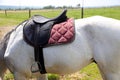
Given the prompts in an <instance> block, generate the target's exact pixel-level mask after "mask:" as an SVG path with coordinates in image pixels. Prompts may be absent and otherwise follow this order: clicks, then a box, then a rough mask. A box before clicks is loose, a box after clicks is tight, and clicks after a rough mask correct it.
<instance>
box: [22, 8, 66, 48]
mask: <svg viewBox="0 0 120 80" xmlns="http://www.w3.org/2000/svg"><path fill="white" fill-rule="evenodd" d="M66 12H67V10H64V11H63V12H62V13H61V14H60V15H59V16H58V17H56V18H53V19H49V18H46V17H44V16H39V15H35V16H33V17H32V18H31V19H30V20H28V22H27V23H26V24H25V26H24V28H23V34H24V38H25V40H26V41H27V42H28V43H29V44H30V45H32V46H34V47H35V46H41V47H44V46H45V45H46V44H47V42H48V40H49V37H50V31H51V28H52V26H53V25H54V24H57V23H61V22H64V21H66V20H67V16H66Z"/></svg>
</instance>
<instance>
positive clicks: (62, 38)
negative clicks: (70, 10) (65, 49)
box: [48, 18, 75, 45]
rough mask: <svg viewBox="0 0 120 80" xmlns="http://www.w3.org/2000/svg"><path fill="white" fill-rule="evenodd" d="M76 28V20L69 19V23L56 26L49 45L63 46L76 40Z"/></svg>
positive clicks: (52, 31)
mask: <svg viewBox="0 0 120 80" xmlns="http://www.w3.org/2000/svg"><path fill="white" fill-rule="evenodd" d="M74 36H75V27H74V19H73V18H69V19H67V21H65V22H62V23H59V24H55V25H54V26H53V28H52V30H51V33H50V38H49V41H48V44H52V45H53V44H63V43H69V42H72V41H73V40H74Z"/></svg>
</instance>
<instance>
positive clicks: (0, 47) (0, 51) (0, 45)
mask: <svg viewBox="0 0 120 80" xmlns="http://www.w3.org/2000/svg"><path fill="white" fill-rule="evenodd" d="M12 32H13V30H12V31H10V32H8V33H7V34H6V35H5V36H4V37H3V39H2V40H1V41H0V80H1V79H3V76H4V72H5V71H6V69H7V66H6V63H5V60H4V54H5V51H6V48H7V44H8V41H9V38H10V34H11V33H12Z"/></svg>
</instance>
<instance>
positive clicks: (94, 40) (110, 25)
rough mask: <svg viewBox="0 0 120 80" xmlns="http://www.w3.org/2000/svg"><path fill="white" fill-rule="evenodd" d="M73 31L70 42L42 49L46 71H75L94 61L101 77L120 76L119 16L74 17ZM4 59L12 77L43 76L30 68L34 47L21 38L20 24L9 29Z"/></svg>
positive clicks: (23, 79) (117, 79)
mask: <svg viewBox="0 0 120 80" xmlns="http://www.w3.org/2000/svg"><path fill="white" fill-rule="evenodd" d="M75 31H76V36H75V40H74V41H73V42H72V43H70V44H66V45H58V46H51V47H46V48H44V49H43V54H44V63H45V69H46V71H47V73H55V74H62V75H64V74H69V73H74V72H76V71H79V70H80V69H82V68H83V67H85V66H87V65H88V64H90V63H92V62H93V61H95V62H96V63H97V65H98V67H99V69H100V71H101V74H102V77H103V79H104V80H120V62H119V61H120V20H116V19H112V18H106V17H101V16H94V17H89V18H84V19H77V20H75ZM2 54H3V53H2ZM0 56H2V57H0V58H3V55H0ZM4 59H5V63H6V65H7V66H8V68H9V69H10V71H11V72H12V73H13V74H14V77H15V80H26V79H28V78H30V77H31V76H32V75H34V76H42V75H41V74H40V73H39V72H37V73H35V74H33V73H32V72H31V65H32V63H33V62H34V61H35V60H34V49H33V47H31V46H30V45H28V44H27V43H26V42H25V41H24V39H23V26H22V25H20V26H19V27H17V29H16V30H14V31H13V32H12V33H11V35H10V38H9V41H8V45H7V47H6V51H5V54H4ZM0 62H1V61H0ZM3 62H4V61H3ZM0 67H1V64H0ZM3 67H4V66H3ZM36 68H38V67H37V65H36ZM1 69H2V68H0V73H1ZM2 70H3V69H2Z"/></svg>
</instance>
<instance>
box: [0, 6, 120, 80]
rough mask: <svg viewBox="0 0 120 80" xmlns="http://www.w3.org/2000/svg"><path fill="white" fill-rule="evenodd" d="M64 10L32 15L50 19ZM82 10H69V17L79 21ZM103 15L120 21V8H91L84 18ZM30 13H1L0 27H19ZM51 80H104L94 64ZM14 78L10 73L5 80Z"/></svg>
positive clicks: (50, 79)
mask: <svg viewBox="0 0 120 80" xmlns="http://www.w3.org/2000/svg"><path fill="white" fill-rule="evenodd" d="M61 11H62V10H61V9H51V10H32V15H35V14H40V15H43V16H46V17H49V18H52V17H55V16H57V15H58V14H59V13H60V12H61ZM80 13H81V10H80V9H68V13H67V15H68V17H73V18H75V19H79V18H80V17H81V15H80ZM94 15H101V16H106V17H111V18H116V19H120V7H111V8H89V9H85V10H84V17H89V16H94ZM28 16H29V15H28V11H26V10H21V11H7V16H6V15H5V12H4V11H0V27H12V26H16V25H18V24H19V23H20V22H22V21H24V20H26V19H28ZM48 77H49V80H59V79H60V80H102V78H101V76H100V73H99V70H98V68H97V66H96V64H94V63H92V64H90V65H89V66H87V67H85V68H84V69H82V70H81V71H79V72H77V73H75V74H72V75H64V76H58V75H53V74H49V75H48ZM11 78H13V76H12V75H11V74H10V73H7V74H6V76H5V78H4V79H5V80H12V79H11Z"/></svg>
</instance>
